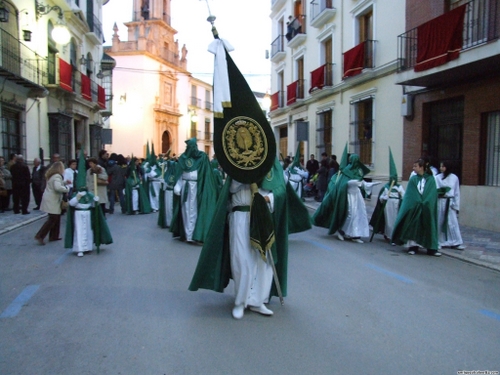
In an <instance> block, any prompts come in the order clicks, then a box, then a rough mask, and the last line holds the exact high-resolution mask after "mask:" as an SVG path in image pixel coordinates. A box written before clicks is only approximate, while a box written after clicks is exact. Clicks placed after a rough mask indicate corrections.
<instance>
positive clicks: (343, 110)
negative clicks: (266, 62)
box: [270, 0, 405, 181]
mask: <svg viewBox="0 0 500 375" xmlns="http://www.w3.org/2000/svg"><path fill="white" fill-rule="evenodd" d="M404 15H405V6H404V3H403V2H400V1H392V2H387V1H376V0H357V1H353V0H313V1H305V0H273V1H272V2H271V16H270V17H271V19H272V33H273V35H272V44H271V61H272V71H271V77H272V83H271V87H272V95H271V112H270V118H271V126H272V127H273V129H274V131H275V136H276V138H277V141H278V148H279V150H280V152H281V154H282V155H291V154H292V155H293V154H295V150H296V148H297V144H298V142H301V145H302V154H303V155H306V157H305V159H308V155H309V154H315V155H316V157H317V158H319V156H318V155H320V154H321V153H322V152H326V153H327V154H328V155H332V154H335V155H337V156H338V158H339V159H340V156H341V154H342V152H343V150H344V147H345V145H346V144H348V152H350V153H357V154H359V155H360V158H361V161H362V162H363V163H365V164H366V165H367V166H369V168H370V169H371V170H372V172H371V174H370V175H369V177H371V178H372V179H379V180H381V181H387V180H388V175H389V146H390V147H391V149H392V153H393V155H394V157H395V160H396V163H397V167H398V171H399V173H401V172H402V170H403V168H402V152H403V150H402V148H403V144H402V134H403V118H402V116H401V113H400V109H399V107H400V102H401V98H402V88H401V86H397V85H395V77H396V74H397V67H398V61H397V48H396V43H394V39H395V38H396V37H397V35H399V34H401V33H402V32H403V31H404V27H405V21H404V20H405V18H404V17H405V16H404Z"/></svg>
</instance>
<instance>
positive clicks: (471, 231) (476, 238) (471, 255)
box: [304, 196, 500, 271]
mask: <svg viewBox="0 0 500 375" xmlns="http://www.w3.org/2000/svg"><path fill="white" fill-rule="evenodd" d="M376 199H377V198H376V196H372V199H369V200H368V199H367V200H365V203H366V212H367V214H368V220H369V219H370V218H371V216H372V213H373V210H374V209H375V204H376ZM304 204H305V205H306V207H307V208H309V209H310V210H312V211H313V212H314V211H316V209H317V208H318V207H319V205H320V203H318V202H316V201H315V200H314V198H312V197H311V198H309V197H307V198H305V202H304ZM460 231H461V233H462V239H463V241H464V245H465V246H466V248H465V250H455V249H441V250H440V252H441V253H442V254H443V255H446V256H450V257H453V258H457V259H460V260H463V261H465V262H469V263H473V264H477V265H480V266H483V267H486V268H490V269H493V270H497V271H500V232H493V231H488V230H482V229H477V228H472V227H466V226H463V225H462V226H460ZM377 237H378V240H380V238H381V236H379V235H375V237H374V239H373V240H374V241H376V240H377Z"/></svg>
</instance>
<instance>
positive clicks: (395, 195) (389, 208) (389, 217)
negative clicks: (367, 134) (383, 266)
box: [370, 147, 405, 241]
mask: <svg viewBox="0 0 500 375" xmlns="http://www.w3.org/2000/svg"><path fill="white" fill-rule="evenodd" d="M404 193H405V189H404V187H403V186H401V185H400V184H398V171H397V169H396V163H394V158H393V157H392V150H391V148H390V147H389V182H388V183H386V184H385V185H384V187H383V188H382V189H380V193H379V195H378V199H377V205H376V206H375V210H374V211H373V214H372V217H371V219H370V225H371V226H372V228H373V232H372V236H371V238H370V241H371V240H372V239H373V235H374V234H376V233H382V234H383V235H384V238H385V239H386V240H387V241H389V240H390V239H391V237H392V230H393V228H394V223H395V222H396V217H397V216H398V211H399V206H400V205H401V200H402V199H403V196H404Z"/></svg>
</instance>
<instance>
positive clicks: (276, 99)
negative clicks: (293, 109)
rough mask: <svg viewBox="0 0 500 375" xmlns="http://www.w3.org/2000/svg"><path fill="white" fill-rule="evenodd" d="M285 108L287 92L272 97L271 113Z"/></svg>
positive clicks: (276, 93) (280, 92)
mask: <svg viewBox="0 0 500 375" xmlns="http://www.w3.org/2000/svg"><path fill="white" fill-rule="evenodd" d="M284 106H285V92H284V91H276V92H275V93H274V94H272V95H271V108H269V110H270V111H275V110H277V109H278V108H283V107H284Z"/></svg>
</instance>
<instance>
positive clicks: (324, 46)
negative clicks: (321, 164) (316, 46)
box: [321, 37, 333, 155]
mask: <svg viewBox="0 0 500 375" xmlns="http://www.w3.org/2000/svg"><path fill="white" fill-rule="evenodd" d="M321 50H322V51H321V52H322V55H323V58H322V60H323V61H322V63H323V64H325V65H326V66H325V86H333V47H332V38H331V37H330V38H328V39H326V40H325V41H323V42H322V43H321ZM328 155H330V154H328Z"/></svg>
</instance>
